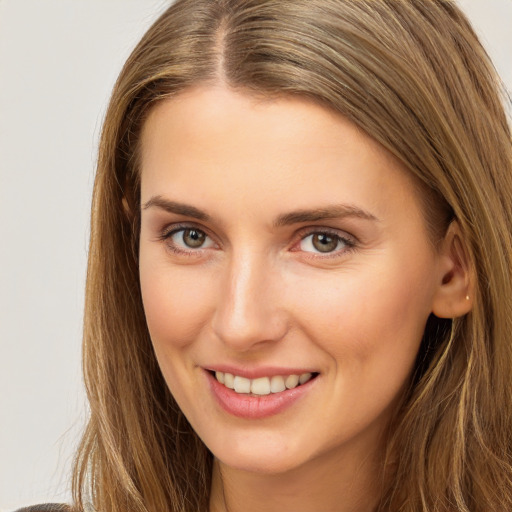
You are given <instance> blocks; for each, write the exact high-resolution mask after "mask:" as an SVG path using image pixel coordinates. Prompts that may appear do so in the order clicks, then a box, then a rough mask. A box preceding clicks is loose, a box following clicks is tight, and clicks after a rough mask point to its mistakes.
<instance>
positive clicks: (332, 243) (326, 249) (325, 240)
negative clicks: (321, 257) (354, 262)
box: [299, 231, 354, 254]
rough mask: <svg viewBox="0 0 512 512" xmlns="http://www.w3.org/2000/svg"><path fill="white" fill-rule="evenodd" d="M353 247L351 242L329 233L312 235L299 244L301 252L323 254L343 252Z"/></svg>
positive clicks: (323, 232) (322, 232)
mask: <svg viewBox="0 0 512 512" xmlns="http://www.w3.org/2000/svg"><path fill="white" fill-rule="evenodd" d="M353 246H354V243H353V242H352V241H351V240H349V239H347V238H343V237H342V236H340V235H337V234H335V233H330V232H328V231H319V232H315V233H310V234H309V235H307V236H305V237H304V238H302V240H301V241H300V242H299V250H301V251H304V252H314V253H322V254H328V253H333V252H338V251H342V250H344V249H348V248H352V247H353Z"/></svg>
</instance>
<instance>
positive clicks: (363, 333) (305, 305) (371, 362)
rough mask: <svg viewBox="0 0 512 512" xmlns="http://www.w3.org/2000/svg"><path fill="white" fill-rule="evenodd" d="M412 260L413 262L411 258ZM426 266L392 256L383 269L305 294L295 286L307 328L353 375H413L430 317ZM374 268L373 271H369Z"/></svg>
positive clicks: (336, 279)
mask: <svg viewBox="0 0 512 512" xmlns="http://www.w3.org/2000/svg"><path fill="white" fill-rule="evenodd" d="M411 261H413V260H412V259H411ZM429 268H430V267H429V261H428V258H426V259H425V261H424V262H422V261H419V262H418V260H416V261H415V263H414V264H413V263H409V261H404V260H403V259H399V258H393V257H390V258H388V259H387V260H384V261H383V264H382V265H379V266H378V267H377V266H374V267H369V266H367V267H365V271H364V272H363V271H358V269H351V271H350V272H347V273H346V274H340V275H338V276H334V278H333V277H332V276H330V277H329V278H328V279H326V280H325V282H324V283H322V282H320V283H318V286H315V287H314V288H313V292H312V291H311V287H309V289H306V286H305V287H304V289H297V288H296V287H295V293H294V295H295V296H296V297H302V298H304V297H307V301H306V302H301V303H300V304H299V303H296V318H297V319H298V320H297V321H299V322H300V323H301V325H302V328H303V329H304V330H305V331H307V332H308V333H309V337H310V338H311V339H315V340H316V342H317V343H318V344H319V345H321V347H322V348H323V349H324V350H325V351H326V352H327V353H329V354H330V355H331V357H332V358H333V359H334V360H335V361H336V364H340V365H345V363H348V362H350V364H346V368H347V371H349V372H350V373H354V374H355V373H357V372H365V373H369V372H372V371H373V370H374V369H375V371H376V369H377V368H379V369H380V370H382V369H383V368H384V367H388V368H396V369H397V370H398V369H400V374H401V375H404V374H408V372H409V371H410V368H409V367H410V366H411V365H412V364H413V361H414V358H415V355H416V353H417V350H418V348H419V344H420V341H421V338H422V334H423V331H424V327H425V323H426V320H427V318H428V316H429V314H430V311H431V308H430V300H431V289H430V288H429V284H428V283H427V282H426V281H425V276H426V275H428V269H429ZM369 269H370V270H369Z"/></svg>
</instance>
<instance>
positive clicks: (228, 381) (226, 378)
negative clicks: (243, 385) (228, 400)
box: [224, 373, 235, 389]
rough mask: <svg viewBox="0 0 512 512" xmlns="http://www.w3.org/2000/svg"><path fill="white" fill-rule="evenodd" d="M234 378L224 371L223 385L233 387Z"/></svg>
mask: <svg viewBox="0 0 512 512" xmlns="http://www.w3.org/2000/svg"><path fill="white" fill-rule="evenodd" d="M234 380H235V378H234V377H233V375H231V373H225V374H224V386H226V387H227V388H229V389H233V388H234V387H235V383H234Z"/></svg>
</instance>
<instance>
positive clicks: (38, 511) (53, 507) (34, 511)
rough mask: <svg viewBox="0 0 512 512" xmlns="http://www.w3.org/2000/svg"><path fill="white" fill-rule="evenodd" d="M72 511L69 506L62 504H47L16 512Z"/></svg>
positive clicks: (16, 511) (20, 509)
mask: <svg viewBox="0 0 512 512" xmlns="http://www.w3.org/2000/svg"><path fill="white" fill-rule="evenodd" d="M70 510H71V509H70V507H69V505H64V504H62V503H45V504H44V505H34V506H32V507H25V508H19V509H18V510H15V511H14V512H70Z"/></svg>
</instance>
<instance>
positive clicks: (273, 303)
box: [213, 247, 286, 351]
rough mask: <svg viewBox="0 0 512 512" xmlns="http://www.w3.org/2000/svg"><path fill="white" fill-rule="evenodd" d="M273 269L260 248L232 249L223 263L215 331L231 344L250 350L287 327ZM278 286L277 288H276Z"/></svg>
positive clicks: (275, 337)
mask: <svg viewBox="0 0 512 512" xmlns="http://www.w3.org/2000/svg"><path fill="white" fill-rule="evenodd" d="M274 274H275V272H273V270H272V265H271V263H270V262H269V258H268V257H267V256H266V255H265V254H264V253H263V252H257V251H254V250H251V248H250V247H247V248H245V249H244V250H241V251H238V252H236V253H233V255H232V257H231V258H230V261H229V264H228V265H227V266H226V269H225V274H224V276H223V283H222V286H221V287H220V291H219V297H218V301H217V308H216V312H215V315H214V322H213V323H214V325H213V328H214V331H215V333H216V335H217V336H218V337H219V338H220V339H221V340H222V341H223V342H224V343H225V344H227V345H229V346H230V347H231V348H233V349H236V350H241V351H243V350H249V349H250V348H252V347H253V346H255V345H259V344H261V343H264V342H271V341H277V340H278V339H280V338H281V337H282V336H284V333H285V331H286V320H285V318H284V314H283V309H282V304H280V301H279V297H280V295H279V293H276V291H277V290H278V288H279V287H275V286H274V285H275V283H274V282H273V279H275V277H276V276H275V275H274ZM276 288H277V290H276Z"/></svg>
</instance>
